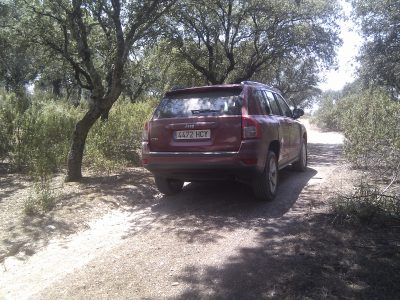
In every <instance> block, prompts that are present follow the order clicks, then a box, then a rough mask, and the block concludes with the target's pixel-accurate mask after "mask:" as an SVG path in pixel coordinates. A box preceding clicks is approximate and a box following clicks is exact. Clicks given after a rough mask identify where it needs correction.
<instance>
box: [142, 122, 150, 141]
mask: <svg viewBox="0 0 400 300" xmlns="http://www.w3.org/2000/svg"><path fill="white" fill-rule="evenodd" d="M149 128H150V124H149V122H146V123H144V128H143V132H142V140H143V141H144V142H147V141H149V131H150V130H149Z"/></svg>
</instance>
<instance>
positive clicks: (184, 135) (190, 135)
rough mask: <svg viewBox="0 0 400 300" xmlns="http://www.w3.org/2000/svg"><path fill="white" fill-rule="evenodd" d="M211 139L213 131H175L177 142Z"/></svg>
mask: <svg viewBox="0 0 400 300" xmlns="http://www.w3.org/2000/svg"><path fill="white" fill-rule="evenodd" d="M210 137H211V130H210V129H205V130H178V131H175V138H176V139H177V140H200V139H209V138H210Z"/></svg>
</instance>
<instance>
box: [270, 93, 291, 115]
mask: <svg viewBox="0 0 400 300" xmlns="http://www.w3.org/2000/svg"><path fill="white" fill-rule="evenodd" d="M274 96H275V98H276V100H277V101H278V103H279V106H280V107H281V109H282V111H283V115H284V116H286V117H290V118H292V117H293V114H292V110H291V109H290V107H289V105H287V103H286V101H285V100H284V99H283V98H282V96H281V95H279V94H274Z"/></svg>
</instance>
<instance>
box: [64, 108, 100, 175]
mask: <svg viewBox="0 0 400 300" xmlns="http://www.w3.org/2000/svg"><path fill="white" fill-rule="evenodd" d="M102 113H103V112H102V110H101V109H100V108H99V107H97V106H94V107H93V108H91V109H90V110H89V111H88V112H87V113H86V114H85V116H84V117H83V118H82V120H80V121H78V123H77V124H76V126H75V130H74V133H73V135H72V145H71V149H70V151H69V155H68V172H67V178H66V179H65V180H66V181H67V182H70V181H79V180H80V179H81V178H82V159H83V151H84V150H85V143H86V138H87V135H88V133H89V130H90V128H92V126H93V124H94V123H95V122H96V121H97V120H98V119H99V118H100V116H101V115H102Z"/></svg>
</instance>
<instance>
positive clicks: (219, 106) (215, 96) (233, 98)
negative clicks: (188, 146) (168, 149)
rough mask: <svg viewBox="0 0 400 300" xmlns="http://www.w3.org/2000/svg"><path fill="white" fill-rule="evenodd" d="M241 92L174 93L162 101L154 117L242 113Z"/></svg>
mask: <svg viewBox="0 0 400 300" xmlns="http://www.w3.org/2000/svg"><path fill="white" fill-rule="evenodd" d="M240 93H241V91H240V90H229V91H213V92H207V93H190V94H189V93H187V94H182V95H172V96H169V97H167V98H164V99H163V100H162V101H161V103H160V105H159V106H158V108H157V109H156V112H155V114H154V118H155V119H163V118H176V117H192V116H204V115H215V116H220V115H241V108H242V99H241V97H240Z"/></svg>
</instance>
